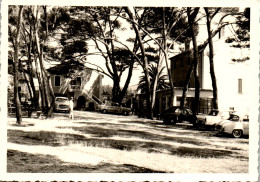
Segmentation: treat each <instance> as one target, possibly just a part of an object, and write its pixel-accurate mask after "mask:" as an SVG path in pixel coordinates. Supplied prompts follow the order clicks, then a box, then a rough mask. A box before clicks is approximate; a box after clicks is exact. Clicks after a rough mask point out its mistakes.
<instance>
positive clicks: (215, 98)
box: [204, 8, 218, 109]
mask: <svg viewBox="0 0 260 182" xmlns="http://www.w3.org/2000/svg"><path fill="white" fill-rule="evenodd" d="M204 9H205V12H206V15H207V30H208V40H209V65H210V76H211V81H212V88H213V109H218V88H217V80H216V75H215V69H214V48H213V41H212V32H211V20H212V18H213V17H210V13H209V11H208V8H204ZM216 12H217V11H216Z"/></svg>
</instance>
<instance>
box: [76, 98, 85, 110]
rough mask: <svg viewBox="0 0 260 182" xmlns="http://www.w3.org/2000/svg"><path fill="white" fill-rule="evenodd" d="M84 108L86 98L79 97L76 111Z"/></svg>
mask: <svg viewBox="0 0 260 182" xmlns="http://www.w3.org/2000/svg"><path fill="white" fill-rule="evenodd" d="M85 108H86V98H85V97H84V96H79V97H78V100H77V109H78V110H85Z"/></svg>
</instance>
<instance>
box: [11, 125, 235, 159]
mask: <svg viewBox="0 0 260 182" xmlns="http://www.w3.org/2000/svg"><path fill="white" fill-rule="evenodd" d="M8 136H9V138H8V142H13V143H19V144H27V145H49V146H61V145H69V144H83V145H84V146H91V147H102V148H112V149H117V150H126V151H130V150H131V151H133V150H143V151H147V152H157V153H170V154H171V155H178V156H194V157H202V158H208V157H216V158H219V157H223V156H230V155H231V154H234V153H235V152H231V151H230V150H217V149H204V148H194V147H178V146H173V145H170V144H162V143H161V142H160V141H151V142H147V141H131V140H129V141H127V140H115V139H109V138H85V137H84V136H82V135H76V134H62V133H55V132H47V131H39V132H24V131H20V130H8ZM21 138H22V139H21Z"/></svg>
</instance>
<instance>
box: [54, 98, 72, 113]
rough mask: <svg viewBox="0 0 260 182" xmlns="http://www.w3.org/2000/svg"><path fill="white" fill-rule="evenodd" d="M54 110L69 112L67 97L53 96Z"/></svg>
mask: <svg viewBox="0 0 260 182" xmlns="http://www.w3.org/2000/svg"><path fill="white" fill-rule="evenodd" d="M54 110H55V111H57V112H58V111H64V112H69V99H68V97H56V98H55V106H54Z"/></svg>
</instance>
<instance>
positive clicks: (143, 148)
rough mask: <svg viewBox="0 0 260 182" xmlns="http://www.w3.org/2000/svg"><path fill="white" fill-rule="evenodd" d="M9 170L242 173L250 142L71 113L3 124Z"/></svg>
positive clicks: (143, 121)
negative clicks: (19, 122) (5, 126)
mask: <svg viewBox="0 0 260 182" xmlns="http://www.w3.org/2000/svg"><path fill="white" fill-rule="evenodd" d="M7 147H8V154H7V155H8V158H7V159H8V165H7V170H8V172H27V173H30V172H33V173H49V172H52V173H69V172H72V173H75V172H76V173H100V172H101V173H110V172H112V173H158V172H159V173H164V172H167V173H247V172H248V161H249V159H248V150H249V140H248V139H246V138H240V139H234V138H231V137H228V136H216V132H213V131H197V130H194V129H192V127H191V126H189V125H185V126H180V125H177V126H166V125H163V124H162V121H159V120H148V119H143V118H138V117H136V116H120V115H110V114H101V113H95V112H85V111H75V119H74V120H70V119H69V118H68V115H67V114H65V113H55V114H54V116H53V118H50V119H42V120H39V119H35V118H24V119H23V124H22V126H16V125H15V118H11V117H10V118H9V121H8V145H7Z"/></svg>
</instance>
